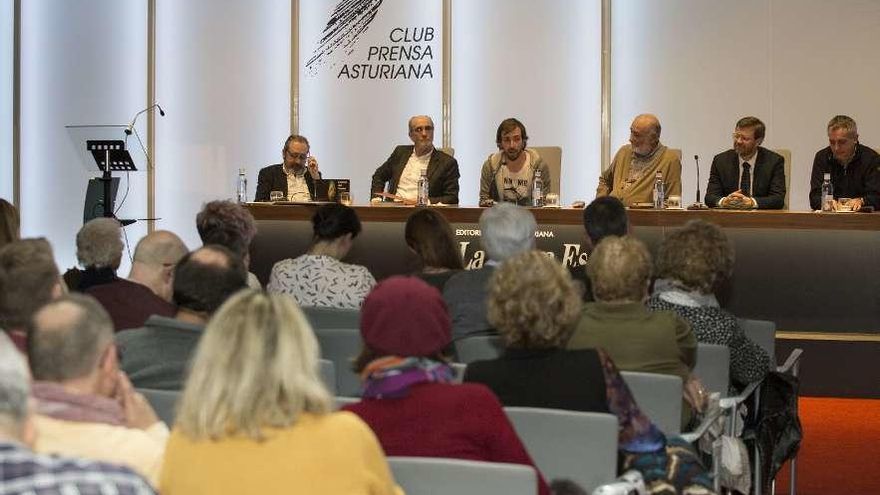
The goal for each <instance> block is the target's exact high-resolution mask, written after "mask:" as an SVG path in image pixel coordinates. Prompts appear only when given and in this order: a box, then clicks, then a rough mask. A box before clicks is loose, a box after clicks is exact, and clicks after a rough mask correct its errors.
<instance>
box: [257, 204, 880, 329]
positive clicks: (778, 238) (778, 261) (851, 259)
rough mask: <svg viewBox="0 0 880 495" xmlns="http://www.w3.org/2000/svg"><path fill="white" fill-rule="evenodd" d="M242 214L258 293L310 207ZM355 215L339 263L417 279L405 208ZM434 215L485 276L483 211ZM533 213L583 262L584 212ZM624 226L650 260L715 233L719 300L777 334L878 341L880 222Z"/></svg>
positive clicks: (726, 219) (851, 217)
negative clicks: (685, 229)
mask: <svg viewBox="0 0 880 495" xmlns="http://www.w3.org/2000/svg"><path fill="white" fill-rule="evenodd" d="M248 208H249V209H250V211H251V212H252V213H253V214H254V217H255V218H256V219H257V225H258V233H257V237H256V239H255V240H254V243H253V244H252V247H251V269H252V271H253V272H254V273H255V274H256V275H257V276H258V277H259V278H260V280H261V281H263V282H264V283H265V282H267V281H268V277H269V273H270V270H271V268H272V265H273V264H274V263H275V262H277V261H279V260H282V259H284V258H288V257H296V256H298V255H300V254H303V253H304V252H305V251H306V249H307V248H308V246H309V244H310V243H311V221H310V220H311V216H312V214H313V212H314V210H315V208H316V207H315V206H311V205H302V206H290V205H284V206H281V205H277V206H276V205H270V204H258V203H253V204H249V205H248ZM355 209H356V210H357V212H358V215H359V217H360V219H361V221H362V223H363V232H362V233H361V235H360V236H359V237H358V238H357V239H356V240H355V245H354V248H353V249H352V252H351V253H350V254H349V256H348V258H347V259H346V261H349V262H352V263H358V264H363V265H365V266H367V267H368V268H369V269H370V271H371V272H372V273H373V275H374V276H376V278H377V279H382V278H384V277H387V276H390V275H393V274H398V273H412V272H413V271H415V270H417V269H418V260H417V259H416V257H415V256H414V255H413V254H412V253H411V252H410V251H409V249H408V248H407V247H406V243H405V241H404V237H403V230H404V223H405V222H406V219H407V217H408V216H409V215H410V214H411V213H412V212H413V208H412V207H401V206H356V207H355ZM438 211H440V212H441V213H443V214H444V216H445V217H446V218H447V219H448V220H449V221H450V222H451V223H452V225H453V229H454V230H455V232H456V236H457V237H458V240H459V242H460V244H461V248H462V253H463V257H464V260H465V263H466V265H467V266H468V267H469V268H474V267H479V266H482V263H483V262H484V256H485V254H484V252H483V250H482V248H481V246H480V242H479V241H480V232H479V226H478V224H477V222H478V219H479V216H480V214H481V213H482V212H483V211H484V209H483V208H468V207H447V208H438ZM531 211H532V213H533V214H534V215H535V217H536V219H537V221H538V233H537V247H538V249H541V250H543V251H547V252H551V253H553V254H554V255H555V256H556V257H557V258H558V259H559V260H560V261H562V262H564V263H566V264H567V265H569V266H574V264H577V263H582V262H583V261H585V260H586V254H585V253H584V242H583V240H584V229H583V224H582V215H583V210H579V209H571V208H562V209H547V208H540V209H532V210H531ZM629 218H630V223H631V225H632V226H633V229H632V230H633V232H632V233H633V234H634V235H636V236H637V237H639V238H640V239H642V240H644V241H645V242H646V243H647V244H648V246H649V248H650V249H651V251H652V252H656V249H657V247H658V245H659V243H660V241H661V239H662V237H663V235H664V233H665V232H666V231H667V230H669V229H673V228H675V227H678V226H680V225H682V224H684V223H685V222H687V221H688V220H691V219H694V218H701V219H704V220H707V221H710V222H713V223H716V224H718V225H720V226H721V227H722V228H723V229H724V230H725V232H726V233H727V235H728V238H729V239H730V240H731V242H732V243H733V245H734V248H735V252H736V262H735V266H734V275H733V277H732V279H731V280H730V282H729V283H728V284H727V286H726V287H724V288H722V289H721V290H720V291H719V298H720V299H721V301H722V304H724V305H725V307H727V308H729V309H730V310H731V311H732V312H733V313H735V314H736V315H738V316H740V317H744V318H756V319H768V320H773V321H775V322H776V323H777V325H778V328H779V329H780V330H783V331H790V332H820V333H862V334H873V335H876V336H880V255H878V252H877V248H878V247H880V214H818V213H811V212H789V211H721V210H702V211H683V210H675V211H673V210H664V211H654V210H630V211H629Z"/></svg>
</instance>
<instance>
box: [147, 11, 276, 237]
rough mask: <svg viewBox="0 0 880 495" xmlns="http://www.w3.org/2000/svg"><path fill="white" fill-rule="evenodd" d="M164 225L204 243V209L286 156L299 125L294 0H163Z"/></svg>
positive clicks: (159, 128) (160, 161) (159, 95)
mask: <svg viewBox="0 0 880 495" xmlns="http://www.w3.org/2000/svg"><path fill="white" fill-rule="evenodd" d="M156 37H157V42H156V99H157V101H158V102H159V103H160V104H161V105H162V106H163V108H164V109H165V111H166V113H167V115H166V116H165V117H164V118H160V117H157V120H156V155H155V156H156V215H157V216H159V217H161V218H162V220H161V221H159V222H157V224H156V225H157V228H160V229H167V230H171V231H173V232H176V233H177V234H178V235H180V236H181V238H182V239H183V241H184V242H185V243H186V244H187V246H189V247H190V248H195V247H197V246H199V245H201V241H200V240H199V238H198V233H197V232H196V228H195V216H196V213H198V211H199V210H200V209H201V207H202V205H203V204H204V203H205V202H207V201H211V200H214V199H230V198H232V197H234V194H235V180H236V177H237V175H238V169H239V168H240V167H244V168H246V169H247V173H248V178H249V183H248V194H249V195H250V196H251V197H252V196H253V193H254V191H255V188H256V181H257V171H258V170H259V169H260V168H261V167H263V166H265V165H267V164H269V163H277V162H278V161H279V159H280V154H281V147H282V145H283V143H284V139H285V138H286V137H287V135H288V130H289V127H290V108H289V103H290V1H289V0H259V1H256V0H255V1H249V2H239V1H234V0H223V1H217V0H190V1H186V2H181V1H177V0H160V1H158V2H157V18H156Z"/></svg>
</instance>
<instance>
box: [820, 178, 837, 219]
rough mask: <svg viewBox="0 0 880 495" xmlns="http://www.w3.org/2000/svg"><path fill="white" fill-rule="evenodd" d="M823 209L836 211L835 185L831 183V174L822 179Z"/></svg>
mask: <svg viewBox="0 0 880 495" xmlns="http://www.w3.org/2000/svg"><path fill="white" fill-rule="evenodd" d="M820 208H821V209H822V211H834V186H832V185H831V174H825V177H824V178H823V179H822V204H821V205H820Z"/></svg>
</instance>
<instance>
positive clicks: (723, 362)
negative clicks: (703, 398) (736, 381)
mask: <svg viewBox="0 0 880 495" xmlns="http://www.w3.org/2000/svg"><path fill="white" fill-rule="evenodd" d="M694 375H696V376H697V378H699V379H700V381H701V382H703V386H704V387H706V389H707V390H708V391H709V392H720V393H721V397H726V396H727V389H728V388H730V348H729V347H727V346H726V345H716V344H703V343H698V344H697V364H696V365H695V366H694Z"/></svg>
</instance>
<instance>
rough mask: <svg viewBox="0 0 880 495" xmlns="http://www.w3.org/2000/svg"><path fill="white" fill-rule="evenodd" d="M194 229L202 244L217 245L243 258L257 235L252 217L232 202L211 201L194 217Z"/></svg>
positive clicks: (244, 209)
mask: <svg viewBox="0 0 880 495" xmlns="http://www.w3.org/2000/svg"><path fill="white" fill-rule="evenodd" d="M196 229H198V231H199V237H200V238H201V239H202V243H203V244H206V245H207V244H219V245H221V246H224V247H226V248H227V249H229V250H231V251H232V252H233V253H235V254H236V256H238V257H240V258H242V259H243V258H244V256H245V255H246V254H248V250H249V249H250V245H251V241H252V240H253V239H254V236H255V235H256V234H257V225H256V223H255V222H254V216H253V215H251V212H250V211H248V210H247V208H245V207H244V206H241V205H240V204H238V203H233V202H232V201H211V202H209V203H206V204H205V206H203V207H202V211H200V212H199V213H198V215H196Z"/></svg>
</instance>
